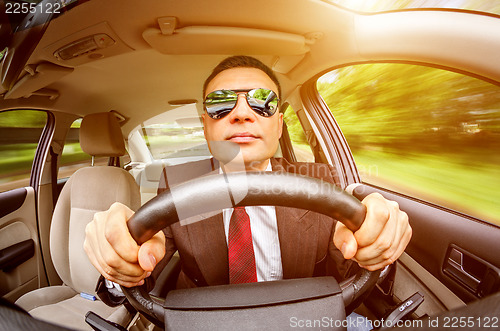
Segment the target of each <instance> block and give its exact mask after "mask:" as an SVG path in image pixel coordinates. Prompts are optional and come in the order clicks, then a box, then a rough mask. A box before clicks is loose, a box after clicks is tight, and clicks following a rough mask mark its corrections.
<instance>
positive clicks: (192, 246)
mask: <svg viewBox="0 0 500 331" xmlns="http://www.w3.org/2000/svg"><path fill="white" fill-rule="evenodd" d="M255 89H258V90H259V91H258V92H259V93H261V92H262V91H264V92H266V91H267V92H266V93H270V94H268V95H267V99H266V100H267V101H266V102H268V101H273V100H274V99H273V98H272V97H273V94H272V93H271V92H274V94H276V95H277V96H279V95H280V93H281V91H280V86H279V82H278V80H277V79H276V77H275V76H274V74H273V73H272V71H271V70H270V69H269V68H267V67H266V66H265V65H264V64H262V63H261V62H260V61H258V60H256V59H254V58H250V57H244V56H237V57H231V58H228V59H226V60H224V61H222V62H221V63H220V64H219V65H218V66H217V67H216V68H215V69H214V71H213V73H212V74H211V75H210V76H209V77H208V79H207V81H206V82H205V85H204V90H203V93H204V96H205V97H206V99H205V113H204V114H203V115H202V119H203V123H204V132H205V138H206V140H207V142H208V145H209V148H210V151H211V153H212V155H213V156H214V158H215V159H218V160H219V161H220V165H221V171H225V172H231V171H241V170H246V171H287V172H300V173H302V174H308V175H310V176H314V177H318V178H320V179H322V180H325V181H329V182H331V183H335V171H334V170H333V169H332V168H331V167H330V166H328V165H322V164H316V165H315V164H309V165H307V166H304V165H300V166H298V165H295V164H289V163H288V162H286V161H284V160H280V159H274V158H273V155H274V154H275V152H276V150H277V148H278V140H279V138H280V136H281V133H282V125H283V124H282V123H283V115H282V114H281V113H279V111H276V109H275V108H277V106H276V107H274V106H273V104H272V103H270V104H268V105H266V106H264V107H261V105H260V104H259V100H260V101H262V100H261V99H262V98H261V99H259V97H255V93H256V91H255ZM229 90H230V91H233V92H227V91H229ZM221 91H226V92H227V93H229V96H227V95H222V94H221V93H226V92H221ZM269 91H271V92H269ZM252 93H253V94H252ZM250 94H252V95H250ZM221 95H222V96H221ZM220 98H222V101H221V99H220ZM219 101H220V102H219ZM228 105H229V106H228ZM221 146H223V147H221ZM228 146H229V147H230V148H228ZM234 147H236V148H235V149H233V148H234ZM228 150H229V153H228ZM362 203H363V204H364V205H365V206H366V207H367V214H366V218H365V221H364V223H363V225H362V227H361V228H360V229H359V230H358V231H356V232H355V233H352V232H351V231H350V230H348V229H347V228H346V227H345V226H344V225H343V224H341V223H340V222H335V221H334V220H333V219H331V218H329V217H326V216H323V215H319V214H316V213H313V212H307V213H306V212H305V211H299V210H297V209H293V208H283V207H260V206H258V207H246V208H245V211H244V212H243V215H245V216H242V217H243V218H245V219H247V218H248V219H249V221H248V222H249V225H248V227H250V229H247V230H248V232H249V233H250V232H251V234H250V236H251V240H250V246H253V248H254V249H253V252H251V253H250V254H252V257H251V259H250V260H252V261H255V262H252V267H251V268H250V269H252V270H251V271H250V274H249V275H245V276H243V278H245V277H246V278H245V279H246V280H243V281H255V280H257V281H267V280H277V279H283V278H296V277H311V276H317V275H323V274H326V273H331V274H333V275H334V276H336V277H337V278H342V277H344V276H345V275H346V272H347V269H348V268H349V265H350V264H351V263H343V261H342V259H341V257H342V256H343V258H345V259H346V260H352V261H355V262H357V264H358V265H359V266H361V267H362V268H366V269H368V270H377V269H381V268H383V267H385V266H387V265H389V264H391V263H393V262H394V261H395V260H396V259H397V258H398V257H399V256H400V255H401V254H402V252H403V251H404V249H405V248H406V246H407V245H408V242H409V240H410V238H411V227H410V225H409V223H408V217H407V215H406V213H404V212H402V211H400V210H399V207H398V205H397V203H396V202H392V201H388V200H386V199H384V198H383V197H382V196H381V195H379V194H371V195H369V196H367V197H366V198H365V199H364V200H363V201H362ZM237 212H238V213H241V212H242V211H241V210H240V209H238V211H236V209H235V210H234V211H233V209H229V210H224V211H223V212H222V214H219V215H216V216H213V217H210V218H209V219H207V220H204V221H201V222H197V223H194V224H190V225H186V226H181V225H179V224H178V223H177V224H175V225H172V226H171V227H169V228H168V229H166V230H165V233H164V232H162V231H160V232H158V233H157V234H156V235H155V236H154V237H153V238H152V239H150V240H149V241H148V242H146V243H144V244H143V245H141V246H140V247H139V246H138V245H137V244H136V243H135V241H134V240H133V239H132V237H131V236H130V234H129V233H128V230H127V226H126V221H127V219H129V218H130V217H131V216H132V214H133V212H132V211H131V210H130V209H128V208H127V207H125V206H123V205H120V204H114V205H113V206H111V208H110V209H109V210H108V211H106V212H102V213H97V214H96V215H95V217H94V220H93V221H92V222H91V223H89V225H88V226H87V229H86V240H85V243H84V247H85V250H86V252H87V254H88V256H89V259H90V261H91V262H92V264H93V265H94V266H95V267H96V268H97V269H98V271H99V272H100V273H101V274H102V275H103V276H104V277H105V278H106V279H108V280H110V281H113V282H116V283H118V284H120V285H122V286H126V287H130V286H137V285H142V284H143V283H144V279H145V278H147V277H149V276H150V275H151V272H152V271H153V270H154V269H155V266H156V265H157V264H158V262H159V261H160V260H162V259H163V258H164V257H165V259H167V260H168V259H170V257H171V256H172V254H173V253H174V252H175V251H176V250H179V254H180V257H181V261H182V271H181V274H180V276H179V280H178V287H193V286H205V285H219V284H227V283H233V282H241V279H239V278H238V277H239V276H236V277H235V276H234V274H235V273H236V274H238V273H239V272H241V271H239V270H236V271H234V270H235V269H238V266H237V265H236V266H235V264H237V260H238V259H239V258H240V257H239V256H241V255H238V254H240V253H233V248H232V247H231V246H232V242H233V239H232V235H231V231H232V230H231V226H232V225H231V224H233V220H232V219H233V215H235V214H236V213H237ZM285 218H287V219H290V218H291V219H294V222H291V221H288V222H283V221H282V220H283V219H285ZM250 225H251V226H250ZM310 229H313V230H314V231H311V230H310ZM212 237H213V240H212V241H207V239H208V238H212ZM298 247H300V248H298ZM337 249H338V250H340V252H341V254H342V255H340V253H339V251H338V250H337ZM235 254H236V255H235ZM235 256H237V258H236V259H235V258H234V257H235ZM339 257H340V258H339ZM332 262H333V263H335V264H336V268H335V266H333V267H332ZM253 263H255V264H253ZM243 264H245V265H247V264H248V263H246V262H245V263H243ZM244 272H247V271H244ZM238 279H239V280H238Z"/></svg>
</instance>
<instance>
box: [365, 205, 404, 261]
mask: <svg viewBox="0 0 500 331" xmlns="http://www.w3.org/2000/svg"><path fill="white" fill-rule="evenodd" d="M387 205H389V207H390V209H389V212H390V216H389V220H388V221H387V222H386V223H385V226H384V228H383V229H382V232H381V233H380V234H379V236H378V237H377V239H376V240H375V242H374V243H372V244H371V245H369V246H366V247H362V248H360V249H358V253H357V254H356V259H357V260H358V261H364V262H365V263H367V264H373V263H375V262H379V261H380V260H382V259H385V258H386V257H384V256H387V255H390V256H392V254H393V253H394V251H395V250H396V248H397V247H398V245H399V239H400V238H401V237H402V235H403V233H404V230H405V227H406V226H407V223H406V224H401V223H402V220H401V219H400V218H401V214H402V212H401V211H400V210H399V206H398V205H397V203H394V202H392V201H387ZM374 259H378V261H373V260H374ZM370 262H371V263H370Z"/></svg>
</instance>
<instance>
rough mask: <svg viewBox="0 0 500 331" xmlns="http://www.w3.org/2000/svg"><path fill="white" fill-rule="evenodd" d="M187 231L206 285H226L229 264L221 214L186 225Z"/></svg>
mask: <svg viewBox="0 0 500 331" xmlns="http://www.w3.org/2000/svg"><path fill="white" fill-rule="evenodd" d="M187 231H188V235H189V239H190V242H191V247H192V249H193V256H194V257H195V259H196V264H197V265H198V267H199V269H200V271H201V274H202V275H203V277H204V278H205V281H206V282H207V284H208V285H221V284H227V283H228V282H229V264H228V258H227V243H226V235H225V233H224V223H223V221H222V213H220V214H217V215H215V216H212V217H209V218H207V219H205V220H203V221H201V222H196V223H192V224H189V225H187Z"/></svg>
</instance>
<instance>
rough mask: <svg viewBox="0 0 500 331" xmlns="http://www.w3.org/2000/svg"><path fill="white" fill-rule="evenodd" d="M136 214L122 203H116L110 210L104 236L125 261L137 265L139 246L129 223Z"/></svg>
mask: <svg viewBox="0 0 500 331" xmlns="http://www.w3.org/2000/svg"><path fill="white" fill-rule="evenodd" d="M133 214H134V212H133V211H132V210H131V209H130V208H128V207H127V206H125V205H123V204H121V203H114V204H112V205H111V207H110V208H109V210H108V213H107V220H106V222H105V227H104V229H103V230H104V232H103V233H104V234H105V237H106V242H108V243H109V244H110V246H111V247H112V248H113V250H114V251H115V252H117V254H118V255H119V256H120V257H121V258H122V259H123V260H125V261H127V262H130V263H137V260H138V256H137V254H138V251H139V246H138V245H137V243H136V241H135V240H134V238H132V236H131V235H130V232H129V230H128V227H127V221H128V220H129V219H130V218H131V217H132V215H133Z"/></svg>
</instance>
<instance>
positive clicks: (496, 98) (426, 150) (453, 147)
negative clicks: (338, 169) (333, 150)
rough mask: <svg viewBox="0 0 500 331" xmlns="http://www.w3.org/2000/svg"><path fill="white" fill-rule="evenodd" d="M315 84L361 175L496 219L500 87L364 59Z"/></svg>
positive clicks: (437, 71)
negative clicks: (367, 62)
mask: <svg viewBox="0 0 500 331" xmlns="http://www.w3.org/2000/svg"><path fill="white" fill-rule="evenodd" d="M317 88H318V91H319V92H320V94H321V96H322V97H323V98H324V100H325V102H326V103H327V105H328V107H329V108H330V110H331V111H332V113H333V115H334V117H335V119H336V120H337V122H338V123H339V125H340V128H341V129H342V132H343V133H344V135H345V136H346V139H347V141H348V143H349V146H350V148H351V151H352V153H353V155H354V158H355V159H356V163H357V165H358V169H360V172H361V176H362V179H363V180H366V181H367V182H370V183H373V184H377V185H381V186H384V187H386V188H390V189H393V190H396V191H399V192H402V193H406V194H409V195H412V196H418V197H421V198H423V199H424V200H428V201H432V202H436V203H438V204H441V205H444V206H448V207H450V208H453V209H457V210H461V211H464V212H466V213H470V214H471V215H474V216H478V217H481V218H486V219H488V220H492V221H494V222H497V223H499V224H500V204H498V200H499V199H500V193H499V191H498V186H499V185H500V167H499V166H498V165H499V163H500V153H499V151H500V87H499V86H497V85H494V84H491V83H489V82H486V81H483V80H480V79H477V78H473V77H469V76H466V75H463V74H458V73H453V72H449V71H445V70H440V69H435V68H429V67H423V66H416V65H406V64H364V65H355V66H351V67H346V68H342V69H339V70H335V71H332V72H329V73H327V74H325V75H324V76H322V77H321V78H320V79H319V80H318V82H317ZM364 169H372V170H373V169H376V173H373V171H372V173H363V170H364Z"/></svg>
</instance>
